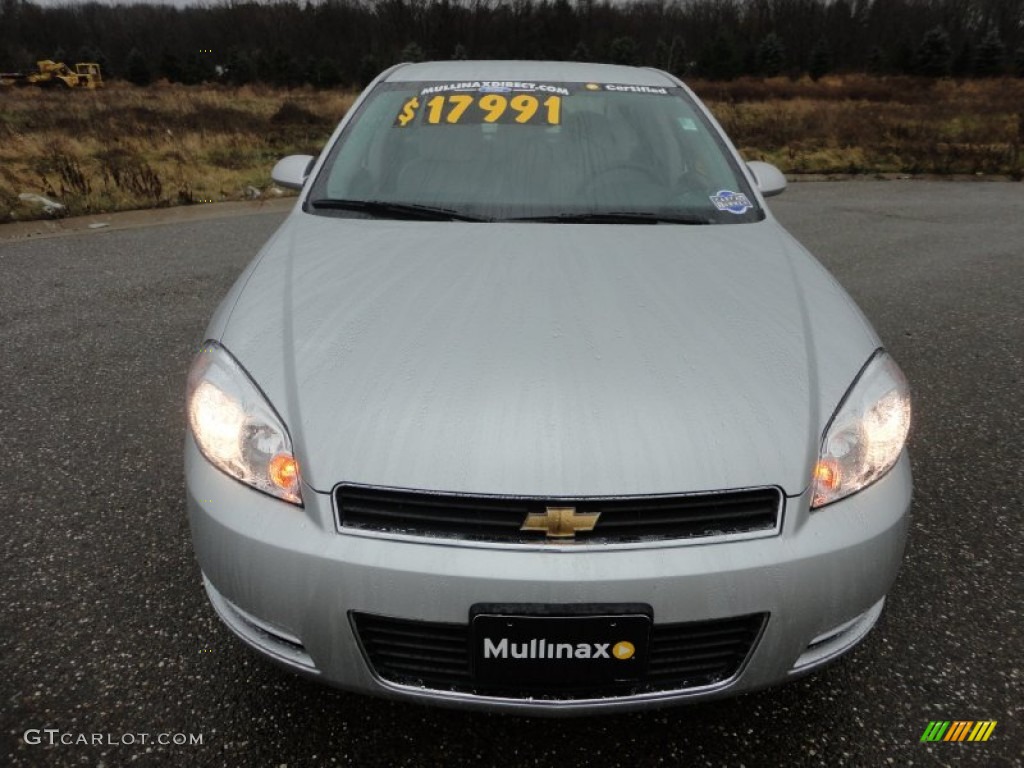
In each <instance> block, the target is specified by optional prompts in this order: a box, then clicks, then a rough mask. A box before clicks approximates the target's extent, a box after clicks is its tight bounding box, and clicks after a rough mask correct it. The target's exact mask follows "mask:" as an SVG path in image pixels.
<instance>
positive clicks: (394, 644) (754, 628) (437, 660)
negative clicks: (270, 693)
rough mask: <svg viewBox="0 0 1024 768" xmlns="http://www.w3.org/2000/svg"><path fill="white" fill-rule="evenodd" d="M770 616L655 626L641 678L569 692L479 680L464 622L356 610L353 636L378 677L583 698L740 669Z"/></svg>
mask: <svg viewBox="0 0 1024 768" xmlns="http://www.w3.org/2000/svg"><path fill="white" fill-rule="evenodd" d="M766 619H767V614H763V613H758V614H750V615H748V616H738V617H735V618H730V619H717V620H714V621H699V622H688V623H684V624H654V625H653V626H652V627H651V642H650V654H649V662H648V669H647V674H646V676H645V677H644V678H643V679H642V680H640V681H638V682H630V683H616V684H602V685H601V686H600V688H574V689H572V690H564V691H538V690H520V689H516V688H509V687H505V686H495V685H489V686H485V685H481V684H479V683H477V682H476V681H474V679H473V673H472V669H471V649H470V628H469V625H467V624H441V623H433V622H425V621H407V620H404V619H393V618H387V617H384V616H375V615H373V614H369V613H353V614H352V620H353V623H354V624H355V629H356V634H357V635H358V637H359V642H360V643H361V645H362V648H363V651H364V652H365V654H366V658H367V660H368V661H369V663H370V666H371V667H373V670H374V672H375V673H376V674H377V676H378V677H380V678H382V679H384V680H387V681H389V682H392V683H398V684H402V685H411V686H416V687H421V688H430V689H433V690H440V691H455V692H460V693H470V694H477V695H482V696H501V697H504V698H548V699H578V698H603V697H614V696H631V695H636V694H641V693H649V692H655V691H677V690H685V689H687V688H698V687H702V686H707V685H714V684H715V683H720V682H723V681H725V680H729V679H730V678H732V677H733V676H734V675H736V674H737V672H739V670H740V668H741V667H742V665H743V662H744V661H745V660H746V658H747V657H748V656H749V655H750V652H751V650H752V649H753V646H754V643H755V641H756V640H757V638H758V636H759V635H760V633H761V628H762V627H763V626H764V623H765V620H766Z"/></svg>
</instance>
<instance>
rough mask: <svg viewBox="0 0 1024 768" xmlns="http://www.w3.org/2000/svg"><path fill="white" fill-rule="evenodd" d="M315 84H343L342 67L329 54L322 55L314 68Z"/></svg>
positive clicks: (323, 85)
mask: <svg viewBox="0 0 1024 768" xmlns="http://www.w3.org/2000/svg"><path fill="white" fill-rule="evenodd" d="M313 73H314V74H313V85H315V86H316V87H317V88H337V87H338V86H339V85H341V81H342V76H341V67H339V66H338V62H337V61H335V60H334V59H332V58H330V57H329V56H322V57H321V58H320V59H319V60H318V61H317V62H316V65H315V67H314V68H313Z"/></svg>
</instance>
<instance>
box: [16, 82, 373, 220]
mask: <svg viewBox="0 0 1024 768" xmlns="http://www.w3.org/2000/svg"><path fill="white" fill-rule="evenodd" d="M353 98H354V94H352V93H342V92H329V91H319V92H318V91H314V90H312V89H305V90H301V89H300V90H291V91H286V90H275V89H270V88H262V87H259V86H253V87H250V86H246V87H242V88H227V87H220V86H195V87H185V86H169V85H164V86H161V85H156V86H152V87H149V88H136V87H134V86H130V85H118V84H114V85H111V86H109V87H107V88H105V89H103V90H99V91H92V92H90V91H78V92H61V91H56V90H45V91H44V90H38V89H33V88H22V89H17V90H14V89H4V90H3V91H0V221H3V220H11V219H25V218H32V217H38V216H40V215H43V213H42V210H41V208H40V207H39V205H38V204H37V203H32V202H26V201H22V200H20V199H19V194H21V193H25V192H29V193H36V194H42V195H45V196H47V197H49V198H51V199H53V200H56V201H59V202H60V203H62V204H63V205H65V206H66V210H65V213H66V214H70V215H75V214H83V213H99V212H108V211H117V210H128V209H133V208H152V207H159V206H168V205H189V204H197V203H207V202H219V201H222V200H240V199H244V198H245V197H247V196H252V195H253V190H256V191H258V192H259V193H260V194H266V193H267V191H268V190H269V189H270V169H271V167H273V164H274V163H275V162H276V161H277V160H278V159H279V158H280V157H282V156H284V155H287V154H293V153H308V154H316V152H318V151H319V149H320V147H321V146H322V145H323V143H324V140H325V139H326V138H327V136H328V135H329V134H330V132H331V129H332V128H333V127H334V126H335V125H336V124H337V122H338V120H339V119H340V118H341V116H342V115H344V114H345V110H346V109H348V107H349V106H350V105H351V103H352V100H353Z"/></svg>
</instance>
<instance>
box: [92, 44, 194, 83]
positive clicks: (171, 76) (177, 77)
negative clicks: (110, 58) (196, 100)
mask: <svg viewBox="0 0 1024 768" xmlns="http://www.w3.org/2000/svg"><path fill="white" fill-rule="evenodd" d="M101 66H102V65H101ZM159 72H160V75H161V76H162V77H166V78H167V79H168V80H169V81H170V82H172V83H180V82H181V62H180V61H178V57H177V56H175V55H174V54H173V53H172V52H171V51H169V50H167V49H166V48H165V49H164V50H163V53H161V54H160V69H159Z"/></svg>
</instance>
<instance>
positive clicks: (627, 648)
mask: <svg viewBox="0 0 1024 768" xmlns="http://www.w3.org/2000/svg"><path fill="white" fill-rule="evenodd" d="M635 653H636V646H634V645H633V644H632V643H631V642H629V641H628V640H621V641H619V642H617V643H616V644H615V647H614V648H612V656H614V657H615V658H616V659H618V660H619V661H626V660H627V659H632V658H633V654H635Z"/></svg>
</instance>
